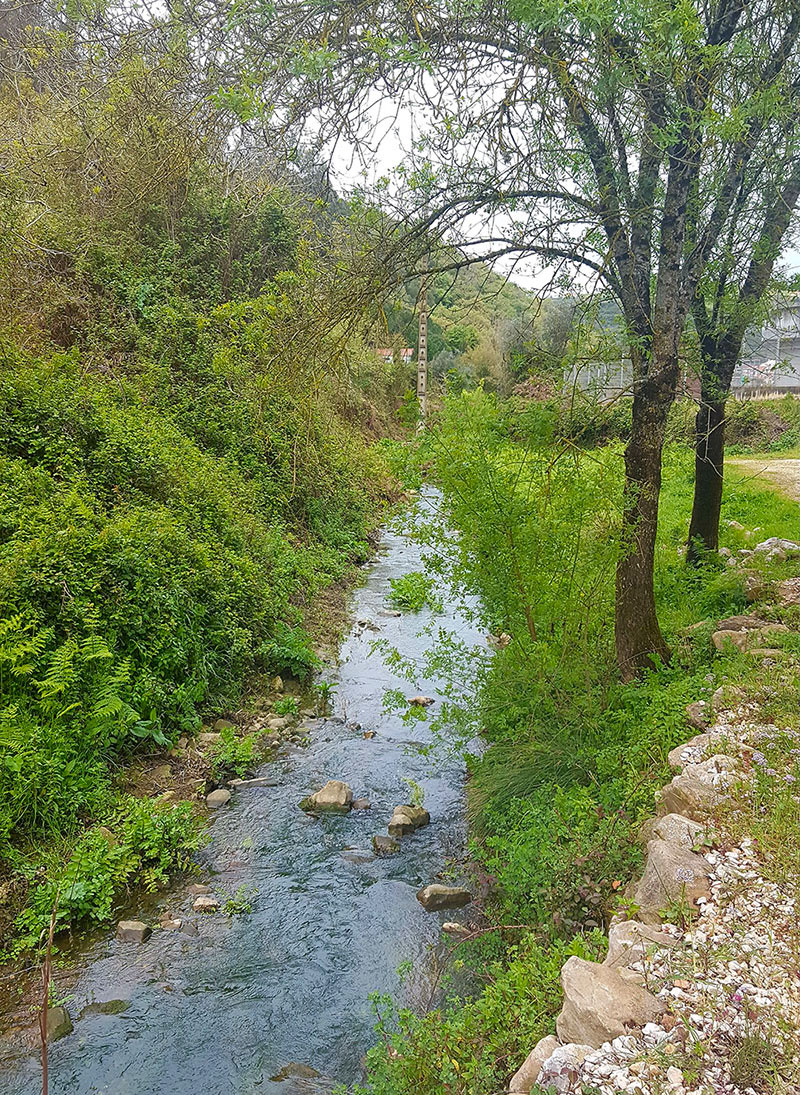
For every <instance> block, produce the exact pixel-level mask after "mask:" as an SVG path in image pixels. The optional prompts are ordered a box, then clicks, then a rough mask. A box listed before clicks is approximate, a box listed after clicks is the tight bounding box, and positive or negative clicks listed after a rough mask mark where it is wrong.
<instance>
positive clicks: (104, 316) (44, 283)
mask: <svg viewBox="0 0 800 1095" xmlns="http://www.w3.org/2000/svg"><path fill="white" fill-rule="evenodd" d="M41 45H42V49H41V52H40V53H38V54H36V53H35V51H34V52H31V53H29V54H27V55H26V58H25V61H26V63H25V65H24V66H23V69H24V71H23V73H22V74H21V75H20V79H19V81H18V82H16V83H13V82H6V83H3V84H2V87H0V155H2V161H3V165H4V170H3V173H2V179H1V180H0V223H1V224H2V236H3V244H2V252H1V253H0V265H1V266H2V280H1V282H0V285H1V287H0V528H1V529H2V535H0V918H1V919H2V929H3V931H2V935H3V939H2V943H1V944H0V952H1V953H3V954H4V955H6V956H9V955H14V954H16V953H18V952H19V951H20V950H22V949H25V948H28V947H31V946H34V945H36V944H37V943H38V942H39V940H40V936H41V933H42V932H43V930H44V929H46V927H47V925H48V924H49V922H50V916H51V912H52V911H53V910H54V909H55V910H56V912H55V925H56V929H57V931H58V930H60V929H61V928H64V927H67V926H70V925H73V924H75V925H79V924H92V923H101V922H104V921H107V920H108V918H109V917H110V915H111V910H112V904H113V901H114V900H115V898H116V897H117V896H118V895H119V894H120V892H121V891H122V890H124V888H125V887H126V886H130V885H131V884H132V883H133V882H134V881H136V882H137V883H141V884H143V885H144V886H146V887H149V888H151V887H155V886H156V885H158V884H160V883H161V882H163V881H164V880H165V878H166V876H167V874H168V873H169V871H171V870H172V869H175V868H179V867H182V866H185V865H186V864H187V862H188V860H189V857H190V855H191V852H192V850H193V849H194V848H196V846H197V842H198V839H199V834H198V824H197V821H196V819H195V817H194V814H193V810H192V808H191V806H190V805H188V804H187V805H179V806H172V805H170V804H168V803H163V802H160V801H157V800H150V799H146V798H145V799H137V798H134V797H131V795H129V794H127V793H124V792H123V791H122V790H121V787H120V781H119V778H118V777H119V775H120V765H121V764H124V762H125V760H126V758H128V757H130V756H131V755H132V753H133V752H134V751H138V752H139V753H141V752H148V751H150V752H152V751H153V749H158V748H161V747H165V746H167V745H169V744H170V743H172V742H174V741H175V740H176V738H177V737H178V736H179V735H181V734H187V733H189V734H191V733H193V732H194V731H195V730H196V729H198V728H199V727H200V724H201V717H202V715H203V714H204V713H206V712H209V713H211V714H212V715H214V714H218V713H219V712H220V711H225V710H226V709H228V708H231V709H235V708H236V706H237V705H238V704H239V702H240V700H241V698H242V695H243V690H244V688H245V687H246V683H247V681H248V679H252V678H254V677H258V675H259V674H269V673H272V674H274V673H275V672H276V671H277V672H280V671H288V672H290V673H292V674H294V675H296V676H303V675H306V674H308V673H309V672H310V670H311V669H312V668H313V667H314V665H315V664H316V662H315V657H314V654H313V652H312V650H311V646H310V637H309V635H308V634H307V632H306V631H305V630H304V626H303V621H304V612H305V609H306V607H307V606H308V604H309V603H310V601H311V599H312V598H313V597H314V596H315V594H316V593H317V592H318V591H320V590H321V589H322V588H323V587H325V586H327V585H330V584H331V583H332V582H336V581H338V580H340V579H341V578H342V577H343V576H344V575H345V573H346V571H347V568H348V567H349V566H351V564H352V563H353V562H358V561H361V560H363V559H365V558H366V556H367V554H368V551H369V546H368V542H367V535H368V532H369V529H370V527H371V526H372V524H373V523H374V522H375V520H376V515H377V513H378V512H379V508H380V506H381V504H382V502H383V501H384V500H385V499H386V498H387V497H388V496H389V494H390V493H391V489H392V488H391V487H390V483H389V478H388V476H387V474H386V472H385V470H384V467H383V462H382V460H381V457H380V453H379V451H378V450H377V449H376V448H375V447H373V446H371V445H370V444H369V442H370V440H371V439H374V437H375V436H376V433H378V432H391V427H390V426H387V422H388V420H389V416H390V414H391V412H392V409H393V407H394V406H395V405H396V403H397V400H398V398H399V394H400V393H401V392H402V390H403V387H404V384H405V380H404V377H403V376H401V375H400V374H399V373H398V371H397V369H396V367H395V366H394V364H392V363H389V364H384V363H382V362H380V361H378V360H377V359H376V357H375V356H374V354H372V353H371V352H368V350H367V349H366V346H365V342H364V337H363V332H364V330H365V329H366V328H365V325H366V327H368V325H369V323H370V322H371V320H370V318H369V316H368V315H367V314H366V312H365V311H364V310H363V309H364V306H363V305H362V316H363V323H361V322H359V323H358V324H355V325H354V324H353V323H352V322H351V323H349V325H348V328H347V330H345V326H344V324H343V316H342V312H341V311H339V310H337V309H338V308H339V305H338V303H337V301H336V299H335V296H334V294H333V292H332V290H331V287H330V284H329V276H330V273H331V271H332V270H333V269H334V268H336V267H337V265H338V268H339V269H340V270H341V269H344V264H345V263H346V261H347V251H348V248H349V249H351V250H352V249H356V248H357V241H356V237H355V235H354V234H353V232H352V231H351V228H350V225H349V223H348V217H347V214H346V212H345V213H342V215H341V216H340V217H339V218H338V219H337V218H336V217H334V216H332V215H331V216H329V215H328V214H329V212H330V210H328V209H326V207H325V205H324V203H323V202H321V201H320V200H319V199H317V198H316V197H314V195H313V194H312V193H310V191H311V190H313V179H310V177H306V178H305V180H304V179H303V178H301V177H299V175H298V173H297V172H295V174H294V175H293V176H291V177H290V176H288V175H286V174H283V175H282V174H281V173H280V172H278V171H277V169H276V170H267V169H266V168H261V167H259V166H258V165H257V164H253V163H246V162H245V163H243V164H242V166H241V169H240V170H239V171H238V172H237V170H236V169H235V168H233V167H232V166H231V164H230V163H229V162H226V161H225V159H224V157H223V156H222V154H221V146H222V145H223V144H224V139H225V138H224V133H223V134H222V136H220V133H219V129H220V127H221V126H222V120H221V116H220V115H219V113H218V112H217V113H216V114H215V113H214V111H213V110H210V112H209V111H207V112H206V114H205V115H204V116H203V117H199V116H198V112H197V110H195V112H194V114H192V112H191V111H189V113H188V115H187V114H186V113H185V112H184V111H183V110H182V108H181V106H180V101H179V100H180V87H181V83H180V81H181V73H180V72H179V71H178V69H177V68H176V62H175V59H174V57H173V56H171V54H170V53H169V52H166V53H163V54H157V53H148V52H147V51H146V49H144V47H143V48H142V50H141V51H137V50H136V49H135V48H133V47H132V46H131V47H130V48H127V47H122V48H120V49H119V50H118V51H117V52H116V53H115V54H114V55H113V56H106V57H104V58H99V55H98V57H95V58H93V59H89V60H86V59H84V60H83V61H82V62H81V63H76V65H75V66H74V67H73V68H70V65H69V63H68V61H69V59H70V55H69V44H68V40H67V39H66V38H63V37H61V36H59V35H57V34H54V35H52V36H51V37H50V38H49V39H47V38H45V39H44V40H43V41H42V43H41ZM6 59H7V57H6ZM215 127H216V128H215ZM215 137H216V139H214V138H215ZM306 183H308V185H306ZM42 193H44V194H46V198H45V199H42V198H41V197H40V195H41V194H42ZM228 744H229V746H230V748H233V747H234V744H235V743H228Z"/></svg>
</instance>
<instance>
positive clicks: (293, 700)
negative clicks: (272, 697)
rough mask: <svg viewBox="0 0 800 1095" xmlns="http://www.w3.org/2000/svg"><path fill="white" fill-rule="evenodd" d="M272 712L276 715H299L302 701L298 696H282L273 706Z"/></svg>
mask: <svg viewBox="0 0 800 1095" xmlns="http://www.w3.org/2000/svg"><path fill="white" fill-rule="evenodd" d="M272 710H273V711H274V713H275V714H276V715H299V714H300V701H299V700H298V698H297V696H281V698H280V699H279V700H276V701H275V703H274V704H273V705H272Z"/></svg>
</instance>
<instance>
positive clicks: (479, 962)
mask: <svg viewBox="0 0 800 1095" xmlns="http://www.w3.org/2000/svg"><path fill="white" fill-rule="evenodd" d="M559 428H560V427H559V420H558V417H557V415H556V414H555V413H554V411H553V409H552V408H550V407H547V406H542V405H538V406H526V407H523V406H520V405H515V404H514V403H513V402H509V403H506V404H501V403H498V402H496V401H495V400H494V399H492V398H491V397H489V396H486V395H485V394H483V393H481V392H476V393H470V394H465V395H461V396H460V397H457V398H451V399H450V400H449V401H448V403H447V404H446V406H445V408H444V411H443V414H442V416H441V419H440V421H439V422H437V426H436V429H435V430H433V431H431V432H430V436H429V437H427V438H426V439H425V440H424V441H423V442H422V444H421V447H420V448H419V450H418V454H417V457H418V460H419V463H420V465H421V466H424V465H425V464H427V465H429V466H431V467H432V469H433V476H434V477H435V481H436V482H437V484H439V485H440V487H441V489H442V491H443V510H444V514H446V516H447V518H448V521H449V524H450V526H451V527H452V528H453V529H455V530H456V532H457V537H456V538H454V537H453V536H452V534H451V533H450V532H449V531H448V530H447V528H446V527H445V526H446V522H445V521H443V520H442V519H441V515H438V516H437V518H436V519H435V520H434V521H432V522H430V521H429V522H428V523H427V524H426V523H424V522H423V523H422V524H421V525H420V527H419V529H418V533H417V534H418V535H419V537H420V538H421V539H422V541H423V543H424V545H425V548H426V563H427V566H428V572H429V574H430V575H432V576H434V577H435V578H436V580H437V581H440V582H447V583H448V584H449V586H450V587H451V588H453V589H455V590H456V591H457V592H461V593H462V594H465V595H467V597H468V602H467V603H468V605H469V606H471V608H470V609H469V611H471V612H472V613H473V616H474V619H475V622H476V623H477V624H478V626H479V627H480V628H481V629H482V630H483V631H484V633H490V634H492V635H497V634H499V633H502V632H505V633H506V634H507V635H508V636H509V637H510V641H509V642H508V643H506V644H502V645H501V646H500V648H499V649H497V650H496V651H495V653H494V655H493V657H492V658H491V659H490V658H488V657H486V656H483V655H480V654H479V655H478V656H477V657H476V658H474V659H473V660H472V662H471V667H472V673H473V679H472V681H471V682H465V681H462V682H460V683H459V684H458V685H457V686H456V687H454V688H453V689H452V692H451V696H452V697H453V699H452V702H451V704H450V711H449V712H448V715H449V716H450V717H451V718H453V719H454V721H455V723H456V724H457V725H458V732H459V736H460V738H461V739H462V740H466V739H468V738H469V735H470V732H472V733H476V732H480V733H481V734H482V735H483V737H484V739H485V740H486V741H487V742H488V743H489V746H490V748H488V749H486V750H485V751H484V752H483V753H482V754H481V755H480V756H479V757H476V756H472V757H471V758H470V759H469V769H470V779H469V783H468V793H469V806H470V814H471V832H472V839H471V845H470V853H471V858H472V861H473V864H474V869H475V872H476V882H480V883H481V884H482V887H483V889H484V890H485V892H486V894H487V897H486V900H485V901H484V905H483V911H484V913H485V914H486V916H487V918H488V923H489V924H491V923H495V924H503V925H509V924H518V925H520V929H519V937H520V938H521V942H512V941H511V939H512V938H513V937H511V938H510V937H509V933H508V932H507V931H503V932H497V933H492V932H488V933H487V934H485V935H483V936H482V937H481V939H480V940H479V941H478V942H477V943H471V944H465V945H464V947H463V948H462V952H463V955H465V956H466V957H467V961H468V965H469V966H470V967H471V968H472V969H473V971H474V972H475V973H476V975H477V976H479V977H483V978H485V984H486V987H485V988H484V989H483V990H482V991H481V992H479V993H478V995H477V996H476V997H475V998H474V999H471V1000H467V1001H464V1000H459V999H456V998H452V999H450V1000H449V1001H448V1002H447V1003H445V1004H444V1005H442V1006H439V1007H436V1008H434V1010H432V1011H431V1012H430V1013H428V1014H427V1015H423V1016H417V1015H412V1014H411V1013H409V1012H402V1013H401V1014H400V1015H399V1016H396V1017H394V1020H393V1021H392V1022H390V1021H389V1016H388V1014H387V1013H386V1010H385V1004H384V1005H382V1010H381V1021H380V1024H379V1031H380V1032H381V1034H382V1035H383V1037H384V1038H385V1039H386V1040H387V1042H388V1044H390V1045H391V1050H390V1051H389V1052H387V1051H386V1046H385V1045H384V1046H383V1047H380V1046H379V1047H378V1048H377V1049H375V1050H374V1051H373V1052H372V1054H371V1055H370V1066H371V1071H370V1084H371V1086H370V1088H369V1090H370V1091H373V1092H375V1093H376V1095H401V1093H403V1095H406V1093H413V1095H488V1093H490V1092H495V1091H502V1090H505V1088H506V1084H507V1081H508V1078H509V1076H510V1075H511V1073H513V1072H514V1071H515V1070H516V1068H518V1067H519V1065H520V1064H521V1063H522V1061H523V1060H524V1059H525V1057H526V1056H527V1054H528V1053H529V1052H530V1049H531V1048H532V1046H533V1045H534V1044H535V1042H536V1040H537V1039H538V1038H540V1037H542V1036H543V1035H544V1034H547V1033H551V1032H552V1030H553V1022H554V1017H555V1014H556V1012H557V1011H558V1010H559V1007H560V998H561V997H560V989H559V982H558V975H559V971H560V967H561V964H562V962H563V959H564V957H565V955H566V954H567V953H570V949H572V952H577V953H580V948H582V947H586V948H589V949H591V948H592V946H594V945H595V944H594V943H593V941H594V940H595V939H597V937H598V935H599V933H601V931H602V929H603V928H604V927H605V925H606V923H607V920H608V917H609V916H610V914H611V912H612V911H613V910H614V908H615V906H616V905H617V904H618V902H619V900H620V899H619V896H618V895H619V894H620V893H621V892H622V889H623V888H624V884H625V883H627V881H628V879H630V878H631V877H632V876H633V875H634V873H635V872H636V870H637V868H638V867H639V865H640V863H641V860H642V851H641V848H640V844H639V840H638V831H639V828H640V826H641V823H642V821H643V820H644V819H645V818H646V817H648V816H650V815H652V812H653V794H654V791H655V790H656V788H657V787H659V786H660V785H662V784H663V783H664V782H665V781H666V780H667V779H668V778H669V770H668V765H667V754H668V752H669V750H670V749H671V748H672V747H673V746H674V745H676V744H678V743H679V742H681V741H683V740H686V739H687V738H688V737H690V736H691V733H692V731H691V728H690V727H689V726H688V724H687V721H686V714H685V708H686V705H687V704H688V703H690V702H693V701H695V700H698V699H703V698H705V699H710V698H711V696H712V694H713V692H714V691H715V689H716V688H717V687H719V685H720V684H722V683H724V682H725V681H726V680H727V679H728V678H729V677H730V679H732V680H735V681H736V683H737V684H744V685H745V686H746V685H747V682H748V681H750V682H751V683H752V686H753V687H754V688H755V687H757V681H758V672H759V671H758V669H757V663H756V662H754V660H753V659H748V658H746V657H745V656H743V655H737V654H734V653H730V654H727V655H724V656H719V655H714V653H713V650H712V646H711V643H710V631H711V629H712V624H713V621H715V620H718V619H720V618H721V617H724V616H726V615H730V614H734V613H739V612H744V611H748V602H747V600H746V597H745V592H744V588H743V580H742V576H741V572H740V571H738V572H737V571H736V570H735V569H734V568H730V567H728V566H727V565H725V561H724V560H723V559H721V558H716V557H715V558H713V559H711V558H710V559H708V560H707V561H706V563H705V564H704V565H703V566H702V567H700V568H692V569H689V568H687V567H686V565H685V562H684V555H683V548H684V545H685V538H686V530H687V527H688V517H689V511H690V507H691V500H692V470H693V458H692V454H691V451H690V450H689V449H688V448H687V447H681V446H678V445H677V444H674V443H673V444H672V445H671V446H670V447H669V448H668V450H667V452H666V455H665V461H664V486H663V494H662V505H661V519H660V528H659V542H658V549H657V550H658V558H657V575H658V582H657V596H658V602H659V614H660V618H661V620H662V624H663V626H664V629H665V633H666V635H667V637H668V639H669V642H670V645H671V647H672V649H673V658H672V663H671V664H670V665H669V666H662V667H660V668H658V669H657V670H654V671H652V672H650V673H649V674H647V675H646V676H645V677H644V678H642V679H641V680H638V681H636V682H634V683H632V684H628V685H622V684H620V683H619V682H618V680H617V676H616V673H615V668H614V660H613V573H614V564H615V561H616V558H617V554H618V551H619V546H618V540H617V518H616V514H617V513H618V512H619V505H618V502H619V490H620V483H621V478H622V453H621V449H619V448H618V447H617V446H616V445H615V444H613V443H611V444H608V445H606V446H605V447H604V448H602V449H596V448H593V449H591V450H589V451H579V450H576V449H575V447H574V446H573V445H571V444H569V443H565V442H563V441H559ZM796 513H797V507H796V505H795V504H794V503H791V502H789V501H788V500H786V499H784V498H781V497H778V496H776V495H775V494H773V493H771V492H770V491H769V490H767V489H766V488H765V487H764V485H763V484H759V483H756V482H753V481H751V480H749V479H748V478H747V477H745V476H744V475H741V474H738V473H736V472H733V473H731V474H729V475H728V476H727V478H726V491H725V498H724V505H723V526H722V543H723V545H724V546H726V547H728V548H730V549H731V550H734V551H735V550H736V549H738V548H740V547H745V546H751V547H752V545H753V543H755V542H756V540H758V539H764V538H766V537H768V536H771V535H782V536H792V537H794V535H795V529H796V520H797V518H796ZM728 521H735V522H737V523H738V524H741V525H743V526H745V530H752V529H754V528H760V531H759V532H758V533H757V534H756V536H755V538H752V537H751V538H748V537H747V535H746V532H742V531H741V530H739V529H737V528H736V527H735V526H733V527H732V526H731V525H729V524H727V522H728ZM749 565H750V564H749ZM752 565H753V566H755V567H756V568H760V569H761V571H762V572H763V575H764V579H765V581H766V582H767V583H768V582H769V581H770V580H771V579H774V578H778V577H781V576H782V575H784V574H786V573H789V572H790V569H789V570H787V567H788V568H790V567H791V564H778V565H774V564H766V563H763V562H762V563H753V564H752ZM703 620H706V621H708V626H707V627H705V628H700V629H695V630H689V629H690V628H691V627H692V625H694V624H696V623H697V622H698V621H703ZM448 642H449V643H451V648H450V647H448ZM456 649H457V644H456V643H455V641H454V640H447V639H444V640H441V641H440V644H439V646H438V648H437V650H436V651H435V652H434V653H433V654H432V655H431V657H432V658H433V659H434V661H435V666H436V669H437V671H438V672H439V673H443V672H447V671H448V669H450V671H451V672H452V671H453V666H455V665H456V663H457V661H458V660H459V659H457V658H456V656H455V653H456ZM462 660H463V659H462ZM459 693H460V694H461V695H462V696H464V697H465V698H466V697H467V696H469V699H468V700H466V702H463V701H462V704H461V708H460V710H459V708H458V699H457V697H458V695H459ZM441 732H442V733H446V728H444V727H442V728H441ZM500 1001H502V1006H497V1005H498V1002H500Z"/></svg>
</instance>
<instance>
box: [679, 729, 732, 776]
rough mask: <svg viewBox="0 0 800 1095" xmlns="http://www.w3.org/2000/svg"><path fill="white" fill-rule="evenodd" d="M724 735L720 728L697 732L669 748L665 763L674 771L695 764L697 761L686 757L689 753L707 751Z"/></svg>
mask: <svg viewBox="0 0 800 1095" xmlns="http://www.w3.org/2000/svg"><path fill="white" fill-rule="evenodd" d="M724 736H725V735H724V732H723V731H722V730H720V729H712V730H707V731H706V732H705V733H704V734H697V735H696V736H695V737H693V738H691V739H690V740H689V741H685V742H684V743H683V744H682V745H676V746H675V748H674V749H670V751H669V753H668V754H667V763H668V764H669V766H670V768H672V769H674V770H675V771H676V772H680V771H681V770H682V769H684V768H688V767H689V766H690V765H691V764H697V763H698V761H696V760H694V761H693V760H691V759H688V758H689V757H690V756H691V753H693V752H695V753H707V752H708V751H709V749H711V747H712V746H714V745H716V744H717V742H719V741H721V740H722V738H723V737H724Z"/></svg>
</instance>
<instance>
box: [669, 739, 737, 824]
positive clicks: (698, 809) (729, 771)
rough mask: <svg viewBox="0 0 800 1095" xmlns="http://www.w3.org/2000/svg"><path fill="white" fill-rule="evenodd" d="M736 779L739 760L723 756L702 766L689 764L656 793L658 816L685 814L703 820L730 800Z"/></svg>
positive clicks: (709, 760) (703, 763)
mask: <svg viewBox="0 0 800 1095" xmlns="http://www.w3.org/2000/svg"><path fill="white" fill-rule="evenodd" d="M735 776H736V761H735V760H734V759H733V758H732V757H727V756H725V755H724V754H719V755H717V756H713V757H710V758H709V759H708V760H705V761H703V762H702V763H701V764H689V765H687V767H686V768H685V770H684V771H683V772H681V773H680V774H679V775H677V776H675V777H674V778H673V779H672V780H671V781H670V782H669V783H668V784H667V785H666V786H665V787H662V788H661V790H660V791H657V792H656V803H657V806H658V813H659V815H660V816H662V817H663V816H664V815H665V814H683V815H684V817H688V818H691V819H692V820H693V821H703V820H704V819H705V818H707V817H708V816H709V815H710V814H711V813H712V812H713V811H714V809H715V808H716V807H717V806H719V805H720V803H722V802H725V801H726V800H727V799H728V798H729V793H730V788H731V787H732V785H733V782H734V779H735Z"/></svg>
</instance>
